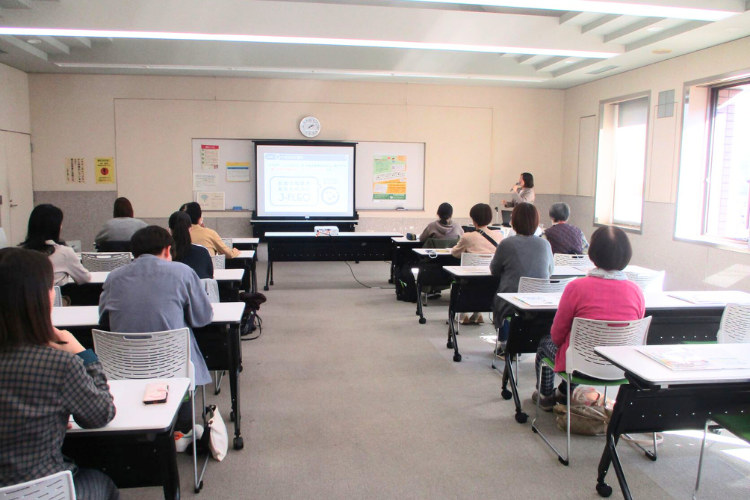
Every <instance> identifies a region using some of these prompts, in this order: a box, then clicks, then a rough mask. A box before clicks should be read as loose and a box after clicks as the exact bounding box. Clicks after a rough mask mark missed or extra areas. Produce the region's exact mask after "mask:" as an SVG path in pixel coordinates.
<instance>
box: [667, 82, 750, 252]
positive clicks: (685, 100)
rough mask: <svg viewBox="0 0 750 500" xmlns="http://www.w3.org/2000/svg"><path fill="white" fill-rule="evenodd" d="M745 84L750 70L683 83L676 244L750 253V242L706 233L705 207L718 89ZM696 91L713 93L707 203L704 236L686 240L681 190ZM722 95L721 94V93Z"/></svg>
mask: <svg viewBox="0 0 750 500" xmlns="http://www.w3.org/2000/svg"><path fill="white" fill-rule="evenodd" d="M742 82H747V83H750V68H745V69H740V70H735V71H729V72H726V73H721V74H718V75H713V76H710V77H706V78H699V79H696V80H690V81H687V82H684V83H683V86H682V106H681V107H678V112H679V113H680V115H679V118H678V119H679V120H680V124H679V127H680V128H679V148H678V149H677V158H676V160H677V186H676V192H675V217H674V225H673V228H672V240H673V241H680V242H684V243H692V244H694V245H700V246H705V247H710V248H716V249H719V250H727V251H731V252H738V253H745V254H747V253H750V240H749V241H748V242H744V241H741V240H736V239H731V238H723V237H719V236H711V235H708V234H706V233H705V230H706V227H707V223H708V221H707V215H708V212H707V210H708V209H707V204H706V203H705V202H706V201H707V200H706V198H705V194H706V190H707V189H708V183H706V182H705V179H706V178H707V174H708V173H709V164H710V161H711V152H712V148H713V140H712V138H713V127H714V120H713V116H711V113H712V111H713V110H714V102H713V99H714V96H715V93H714V89H719V88H726V87H733V86H736V85H738V84H740V83H742ZM696 87H707V88H708V92H709V99H708V104H707V107H706V110H705V115H704V117H703V119H704V120H705V121H707V122H708V124H707V126H706V132H705V133H706V135H705V136H704V146H705V147H704V154H705V158H704V161H703V165H704V170H703V174H704V177H703V178H704V185H703V188H702V191H703V193H704V200H703V207H702V210H701V221H700V228H699V229H700V233H701V234H700V235H698V236H695V237H690V236H682V235H679V234H678V231H677V228H678V225H679V212H680V186H681V185H682V181H683V176H685V175H687V172H685V171H684V170H683V161H682V160H683V158H682V156H683V148H684V143H685V129H686V125H687V124H686V123H685V120H686V116H687V113H686V111H687V110H688V106H689V104H690V90H691V89H692V88H696ZM717 93H718V91H717Z"/></svg>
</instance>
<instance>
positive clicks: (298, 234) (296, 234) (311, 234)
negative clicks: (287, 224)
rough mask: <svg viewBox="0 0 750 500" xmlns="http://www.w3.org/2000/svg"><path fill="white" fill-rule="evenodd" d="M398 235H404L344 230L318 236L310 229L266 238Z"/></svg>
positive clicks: (380, 236)
mask: <svg viewBox="0 0 750 500" xmlns="http://www.w3.org/2000/svg"><path fill="white" fill-rule="evenodd" d="M397 236H403V235H402V234H401V233H391V232H381V233H376V232H369V231H346V232H344V231H342V232H340V233H339V234H336V235H325V236H317V235H316V233H315V231H308V232H268V233H266V238H311V237H312V238H315V237H318V238H361V237H366V238H382V237H390V238H393V237H397Z"/></svg>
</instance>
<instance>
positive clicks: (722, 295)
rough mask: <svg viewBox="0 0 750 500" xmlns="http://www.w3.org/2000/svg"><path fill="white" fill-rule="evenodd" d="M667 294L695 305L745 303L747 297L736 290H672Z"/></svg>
mask: <svg viewBox="0 0 750 500" xmlns="http://www.w3.org/2000/svg"><path fill="white" fill-rule="evenodd" d="M669 296H670V297H674V298H675V299H680V300H684V301H685V302H690V303H691V304H696V305H698V304H700V305H721V306H723V305H726V304H729V303H733V302H739V303H747V297H746V296H743V295H742V294H738V293H736V292H674V293H670V294H669Z"/></svg>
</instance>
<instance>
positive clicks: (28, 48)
mask: <svg viewBox="0 0 750 500" xmlns="http://www.w3.org/2000/svg"><path fill="white" fill-rule="evenodd" d="M5 47H8V49H10V50H13V49H17V51H18V50H21V51H23V52H26V53H27V54H31V55H33V56H36V57H38V58H39V59H43V60H45V61H46V60H47V53H46V52H44V51H43V50H39V49H37V48H36V47H34V46H33V45H30V44H28V43H26V42H24V41H23V40H19V39H18V38H16V37H14V36H10V35H0V48H2V49H3V50H5V52H8V53H10V50H7V49H5Z"/></svg>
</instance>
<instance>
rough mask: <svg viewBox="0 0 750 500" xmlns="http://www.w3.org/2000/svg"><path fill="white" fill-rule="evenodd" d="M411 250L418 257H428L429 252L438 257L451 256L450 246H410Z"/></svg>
mask: <svg viewBox="0 0 750 500" xmlns="http://www.w3.org/2000/svg"><path fill="white" fill-rule="evenodd" d="M411 251H412V252H414V253H415V254H417V255H419V256H420V257H429V256H430V254H432V253H433V252H434V253H435V255H437V256H438V257H440V256H445V255H447V256H448V257H451V249H450V248H412V249H411Z"/></svg>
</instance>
